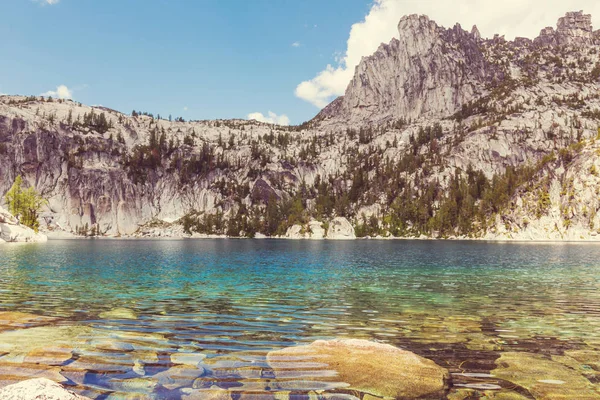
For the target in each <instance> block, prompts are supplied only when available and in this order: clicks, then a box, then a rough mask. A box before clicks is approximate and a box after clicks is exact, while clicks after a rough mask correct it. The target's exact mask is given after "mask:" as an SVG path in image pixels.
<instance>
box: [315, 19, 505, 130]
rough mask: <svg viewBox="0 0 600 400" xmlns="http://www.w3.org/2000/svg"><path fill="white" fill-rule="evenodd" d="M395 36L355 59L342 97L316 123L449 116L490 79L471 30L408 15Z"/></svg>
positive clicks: (491, 71) (489, 69) (475, 32)
mask: <svg viewBox="0 0 600 400" xmlns="http://www.w3.org/2000/svg"><path fill="white" fill-rule="evenodd" d="M398 35H399V36H398V39H393V40H392V41H391V42H390V43H389V44H387V45H383V44H382V45H381V46H380V47H379V49H378V50H377V51H376V52H375V54H373V55H372V56H369V57H365V58H363V59H362V60H361V62H360V64H359V65H358V66H357V67H356V71H355V74H354V78H353V79H352V81H351V82H350V84H349V85H348V88H347V89H346V93H345V95H344V96H343V97H342V98H340V99H338V100H337V101H336V102H334V104H332V106H331V107H328V108H325V109H324V110H323V112H322V113H321V114H320V116H318V117H317V118H323V119H327V118H332V119H334V120H341V119H342V120H345V121H348V122H356V123H361V124H364V123H381V122H385V121H389V120H393V119H397V118H400V117H402V118H406V119H408V118H413V119H414V118H420V117H423V116H428V117H441V116H444V115H450V114H453V113H454V112H455V111H456V110H457V109H458V108H459V107H460V106H461V105H462V104H464V103H466V102H468V101H470V100H471V99H473V98H474V97H475V95H476V90H477V83H479V82H482V81H485V80H486V79H488V78H487V77H488V76H490V77H491V76H493V75H494V72H495V68H493V66H492V65H491V64H490V63H488V62H487V61H486V59H485V57H484V55H483V53H482V51H481V50H480V48H479V46H478V41H479V40H480V39H481V35H480V34H479V31H478V30H477V28H476V27H474V29H473V31H472V33H469V32H467V31H465V30H463V29H462V28H461V27H460V25H458V24H457V25H456V26H455V27H454V28H452V29H444V28H442V27H439V26H438V25H437V24H436V23H435V22H434V21H432V20H430V19H429V18H428V17H426V16H418V15H410V16H407V17H404V18H402V19H401V20H400V23H399V24H398Z"/></svg>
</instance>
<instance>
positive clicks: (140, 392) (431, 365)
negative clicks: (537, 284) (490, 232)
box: [0, 308, 600, 400]
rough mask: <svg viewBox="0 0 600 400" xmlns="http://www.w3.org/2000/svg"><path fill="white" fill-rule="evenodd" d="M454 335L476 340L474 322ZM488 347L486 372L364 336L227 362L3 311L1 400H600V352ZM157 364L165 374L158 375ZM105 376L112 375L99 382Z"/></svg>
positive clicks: (147, 337)
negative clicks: (490, 356)
mask: <svg viewBox="0 0 600 400" xmlns="http://www.w3.org/2000/svg"><path fill="white" fill-rule="evenodd" d="M98 318H99V319H100V320H104V321H117V320H121V321H123V320H125V321H136V320H137V319H138V315H137V313H136V312H134V311H133V310H130V309H126V308H116V309H113V310H109V311H106V312H103V313H101V314H100V315H98ZM450 322H451V321H450ZM455 322H456V321H455ZM452 326H454V325H452ZM452 329H453V331H454V330H456V329H458V330H456V332H460V333H461V335H467V336H468V335H475V336H477V335H478V330H477V328H476V326H475V325H473V324H471V325H469V326H468V327H467V326H463V325H456V326H454V328H452ZM465 329H466V330H465ZM475 336H474V337H475ZM453 340H454V341H456V340H457V338H440V341H439V343H436V342H431V343H430V344H429V346H434V347H438V346H442V345H444V343H447V342H448V343H454V342H453ZM469 343H471V344H474V343H475V341H471V342H469ZM483 343H484V342H481V344H483ZM488 347H489V346H488ZM488 347H485V349H487V350H490V351H491V350H493V351H496V352H497V355H495V358H496V360H495V361H494V365H492V366H491V367H490V368H491V371H490V372H489V373H486V374H483V373H479V374H469V373H463V372H462V370H458V371H457V370H456V368H452V370H449V369H447V368H444V367H443V366H441V365H439V364H436V363H435V362H434V361H432V360H429V359H426V358H424V357H421V356H419V355H417V354H415V353H413V352H411V351H407V350H405V349H401V348H398V347H395V346H392V345H389V344H386V343H382V342H379V341H373V340H366V339H350V338H343V339H332V340H316V341H314V342H312V343H308V344H303V345H298V346H292V347H283V348H280V349H274V350H272V351H269V352H267V353H266V356H264V357H260V358H256V355H252V354H249V353H245V352H243V351H242V352H240V353H239V355H236V353H234V354H233V356H234V357H224V356H219V355H216V356H215V355H214V354H213V355H210V354H207V353H205V352H202V351H198V349H196V350H194V349H192V348H187V347H185V346H183V347H179V348H174V347H173V345H172V344H170V343H169V341H168V339H167V338H166V337H164V335H162V334H160V333H151V332H146V333H142V332H136V333H134V332H125V331H109V330H104V329H102V328H100V327H92V326H87V325H81V324H78V323H76V322H69V321H65V320H58V319H57V318H54V317H45V316H40V315H35V314H29V313H22V312H0V398H1V399H6V400H30V399H31V400H34V399H44V400H85V399H88V398H98V397H99V396H100V398H103V399H110V400H116V399H128V400H129V399H131V400H133V399H155V398H156V399H158V398H165V397H164V396H167V397H166V398H174V399H187V400H193V399H221V400H233V399H245V398H260V399H265V400H267V399H269V400H276V399H277V400H279V399H285V400H289V399H295V398H298V396H299V395H304V396H309V397H310V398H311V399H313V398H314V399H320V400H326V399H327V400H333V399H343V400H358V399H362V400H377V399H417V398H419V399H449V400H465V399H474V398H485V399H510V400H522V399H532V398H533V399H536V400H551V399H556V398H565V399H567V398H568V399H575V398H577V399H590V400H593V399H600V391H599V389H600V388H598V385H597V384H594V383H592V382H595V381H596V377H598V376H599V374H600V372H598V368H599V367H600V353H598V351H597V350H593V349H590V350H565V351H564V354H560V355H552V356H551V357H549V356H546V355H542V354H536V353H528V352H515V351H506V352H498V350H499V349H498V348H496V347H494V348H493V349H492V348H488ZM482 349H483V348H482ZM243 360H245V361H243ZM252 360H254V361H252ZM159 364H160V365H162V366H163V367H162V368H160V369H157V368H156V366H157V365H159ZM250 365H254V367H252V368H248V366H250ZM244 366H246V367H244ZM449 368H450V367H449ZM98 371H101V372H102V374H104V376H105V377H112V378H111V379H109V380H107V381H106V382H104V383H103V384H102V385H100V386H98V385H95V384H93V383H92V382H93V381H94V378H93V377H94V376H96V375H97V374H98ZM86 376H87V377H88V378H86ZM233 376H236V377H237V379H241V380H242V381H241V382H244V385H243V387H244V391H246V390H248V391H250V392H252V393H255V394H254V395H249V394H248V395H246V394H242V392H241V391H240V389H239V388H237V389H236V387H237V386H236V385H234V384H232V385H229V386H230V387H229V388H228V387H227V386H228V385H222V384H220V383H218V382H219V380H223V379H224V381H223V382H227V378H228V377H230V378H231V377H233ZM215 379H217V380H215ZM231 379H233V378H231ZM233 382H235V381H233V380H232V381H231V382H230V383H233ZM492 382H493V383H492ZM106 385H108V386H106ZM315 388H320V389H315ZM161 396H162V397H161ZM240 396H241V397H240ZM252 396H259V397H252ZM302 398H304V397H302Z"/></svg>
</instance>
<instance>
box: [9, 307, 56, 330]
mask: <svg viewBox="0 0 600 400" xmlns="http://www.w3.org/2000/svg"><path fill="white" fill-rule="evenodd" d="M55 320H56V318H52V317H44V316H42V315H36V314H29V313H23V312H19V311H2V312H0V331H3V330H9V329H15V328H28V327H34V326H41V325H47V324H49V323H51V322H53V321H55Z"/></svg>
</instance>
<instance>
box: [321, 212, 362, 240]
mask: <svg viewBox="0 0 600 400" xmlns="http://www.w3.org/2000/svg"><path fill="white" fill-rule="evenodd" d="M327 239H333V240H347V239H356V235H355V233H354V227H353V226H352V224H351V223H350V222H349V221H348V220H347V219H346V218H344V217H336V218H334V219H332V220H331V222H330V223H329V229H328V230H327Z"/></svg>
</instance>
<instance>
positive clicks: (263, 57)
mask: <svg viewBox="0 0 600 400" xmlns="http://www.w3.org/2000/svg"><path fill="white" fill-rule="evenodd" d="M0 3H1V4H0V13H1V14H2V16H3V23H2V24H0V37H2V38H3V39H2V40H1V41H0V53H1V54H2V55H3V61H4V62H2V63H0V93H7V94H23V95H42V94H43V95H45V96H48V95H51V96H53V97H61V98H72V99H73V100H76V101H79V102H82V103H85V104H90V105H103V106H106V107H110V108H113V109H116V110H119V111H122V112H126V113H129V112H131V111H132V110H134V109H135V110H140V111H147V112H151V113H153V114H155V115H156V114H160V115H161V116H163V117H167V116H168V115H172V116H173V118H175V117H179V116H181V117H183V118H185V119H227V118H248V119H257V120H260V121H265V122H272V123H278V124H282V125H287V124H300V123H302V122H303V121H307V120H310V119H311V118H312V117H314V116H315V115H316V114H317V113H318V112H319V110H320V108H322V107H324V106H325V105H327V104H328V103H329V102H330V101H332V100H333V99H335V97H337V96H339V95H343V94H344V91H345V88H346V86H347V85H348V83H349V81H350V80H351V79H352V76H353V71H354V67H355V66H356V65H357V64H358V63H359V62H360V59H361V57H364V56H368V55H370V54H372V53H373V52H374V51H375V50H376V49H377V47H378V46H379V44H380V43H382V42H385V43H387V42H389V41H390V40H391V39H392V38H393V37H397V35H398V32H397V28H396V27H397V24H398V21H399V20H400V18H401V17H402V16H403V15H406V14H413V13H417V14H427V15H429V16H430V17H431V18H432V19H434V20H435V21H437V22H438V23H439V24H440V25H443V26H446V27H451V26H453V25H454V24H455V23H456V22H459V23H460V24H461V25H462V26H463V28H465V29H468V30H470V29H471V27H472V26H473V25H474V24H477V26H478V28H479V30H480V31H481V34H482V35H483V36H484V37H492V36H493V35H494V34H495V33H499V34H501V35H505V36H506V38H507V39H513V38H514V37H516V36H525V37H531V38H533V37H535V36H537V35H538V34H539V31H540V29H541V28H543V27H545V26H555V25H556V21H557V19H558V18H559V17H560V16H562V15H564V13H565V12H567V11H579V10H583V11H584V12H586V13H590V14H592V15H593V16H594V17H593V22H594V25H595V26H596V27H597V28H600V1H598V0H543V1H542V0H503V1H501V2H499V1H497V0H454V1H451V0H150V1H148V0H126V1H123V0H2V1H1V2H0Z"/></svg>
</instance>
